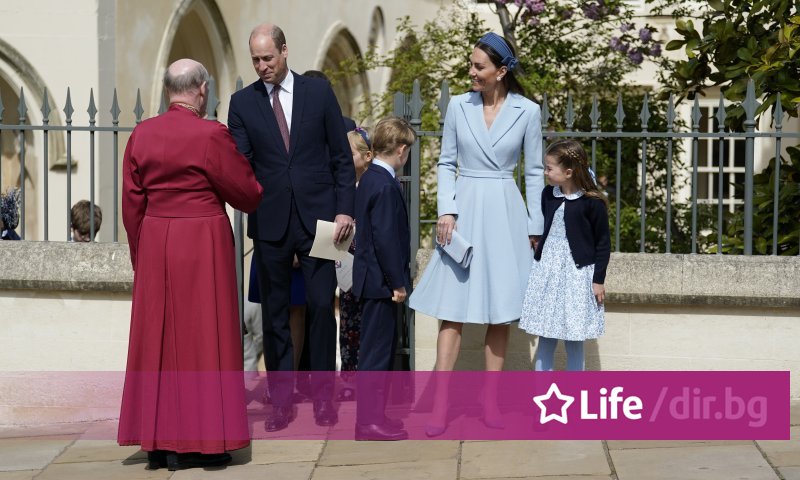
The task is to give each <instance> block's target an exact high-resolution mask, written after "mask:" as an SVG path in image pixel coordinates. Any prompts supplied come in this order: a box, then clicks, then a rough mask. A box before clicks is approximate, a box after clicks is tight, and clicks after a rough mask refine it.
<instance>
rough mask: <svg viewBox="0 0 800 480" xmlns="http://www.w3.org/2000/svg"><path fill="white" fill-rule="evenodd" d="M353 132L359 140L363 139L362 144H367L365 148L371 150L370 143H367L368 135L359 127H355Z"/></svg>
mask: <svg viewBox="0 0 800 480" xmlns="http://www.w3.org/2000/svg"><path fill="white" fill-rule="evenodd" d="M353 131H354V132H356V133H357V134H359V135H361V138H363V139H364V143H366V144H367V148H368V149H370V150H372V143H371V142H370V141H369V135H367V131H366V130H364V129H363V128H361V127H356V129H355V130H353Z"/></svg>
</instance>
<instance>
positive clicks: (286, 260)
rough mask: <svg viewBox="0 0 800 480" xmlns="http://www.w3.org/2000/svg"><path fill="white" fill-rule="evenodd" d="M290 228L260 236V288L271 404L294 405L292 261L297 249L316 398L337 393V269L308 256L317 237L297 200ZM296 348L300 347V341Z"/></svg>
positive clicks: (257, 254) (257, 255) (257, 242)
mask: <svg viewBox="0 0 800 480" xmlns="http://www.w3.org/2000/svg"><path fill="white" fill-rule="evenodd" d="M291 208H292V211H291V213H290V215H289V226H288V228H287V230H286V233H285V234H284V236H283V238H281V239H280V240H278V241H275V242H271V241H263V240H255V241H254V244H255V250H254V254H255V262H256V264H257V265H258V281H259V286H260V290H261V310H262V321H263V324H264V362H265V364H266V367H267V372H268V373H267V380H268V385H269V389H270V390H269V391H270V396H271V397H272V404H273V405H275V406H283V407H285V406H289V405H291V401H292V392H293V390H294V374H293V373H294V372H293V370H294V348H295V346H294V345H292V337H291V332H290V329H289V302H290V296H291V295H290V293H291V278H292V260H293V257H294V255H295V253H297V258H298V259H299V260H300V269H301V270H302V272H303V277H304V279H305V282H306V309H307V315H308V329H307V330H306V337H307V338H308V350H309V370H311V371H313V372H321V373H314V374H313V375H312V378H311V385H312V397H313V398H314V399H315V400H328V399H330V398H331V397H332V396H333V382H334V376H333V375H334V374H333V371H334V370H335V369H336V320H335V318H334V311H333V301H334V293H335V290H336V270H335V268H334V264H333V261H331V260H323V259H319V258H312V257H309V256H308V253H309V251H311V245H312V243H313V242H314V236H313V235H312V234H311V232H309V231H308V230H307V229H306V228H305V227H304V226H303V223H302V221H301V220H300V217H299V216H298V215H297V209H296V207H295V205H294V201H292V207H291ZM297 348H301V346H300V345H297Z"/></svg>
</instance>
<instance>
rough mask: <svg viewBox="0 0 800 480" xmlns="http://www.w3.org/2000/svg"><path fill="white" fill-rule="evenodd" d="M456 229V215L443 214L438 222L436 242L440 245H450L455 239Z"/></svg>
mask: <svg viewBox="0 0 800 480" xmlns="http://www.w3.org/2000/svg"><path fill="white" fill-rule="evenodd" d="M455 229H456V217H454V216H453V215H449V214H448V215H442V216H441V217H439V221H437V222H436V242H438V243H439V245H450V242H451V241H452V240H453V230H455Z"/></svg>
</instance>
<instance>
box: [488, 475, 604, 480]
mask: <svg viewBox="0 0 800 480" xmlns="http://www.w3.org/2000/svg"><path fill="white" fill-rule="evenodd" d="M613 479H614V477H613V476H611V475H610V474H609V475H588V476H587V475H556V476H554V477H553V476H549V475H548V476H546V477H513V478H511V477H493V478H484V479H481V480H613Z"/></svg>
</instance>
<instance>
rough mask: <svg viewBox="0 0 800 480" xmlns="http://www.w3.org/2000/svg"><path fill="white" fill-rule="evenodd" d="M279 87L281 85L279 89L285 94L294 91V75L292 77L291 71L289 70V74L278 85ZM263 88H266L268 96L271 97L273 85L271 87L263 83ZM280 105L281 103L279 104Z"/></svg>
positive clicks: (269, 84)
mask: <svg viewBox="0 0 800 480" xmlns="http://www.w3.org/2000/svg"><path fill="white" fill-rule="evenodd" d="M280 85H281V88H282V89H283V90H284V91H286V93H292V91H293V90H294V75H292V71H291V70H289V72H288V73H287V74H286V77H285V78H284V79H283V81H282V82H281V83H280ZM264 86H265V87H267V93H268V94H269V95H272V89H273V88H275V85H273V84H271V83H267V82H264ZM281 103H283V102H281Z"/></svg>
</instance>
